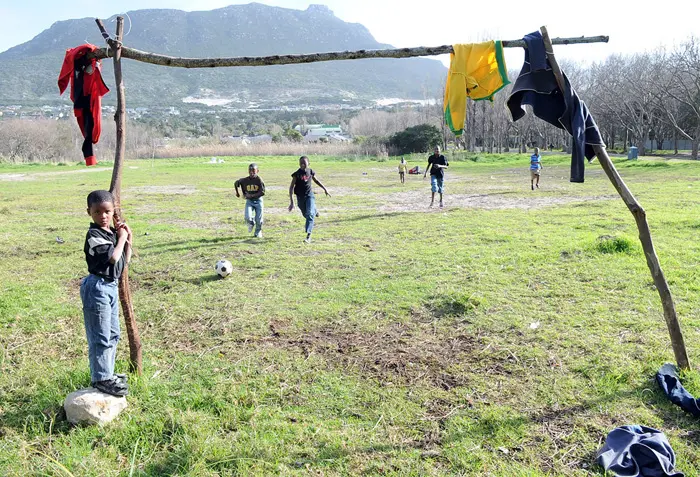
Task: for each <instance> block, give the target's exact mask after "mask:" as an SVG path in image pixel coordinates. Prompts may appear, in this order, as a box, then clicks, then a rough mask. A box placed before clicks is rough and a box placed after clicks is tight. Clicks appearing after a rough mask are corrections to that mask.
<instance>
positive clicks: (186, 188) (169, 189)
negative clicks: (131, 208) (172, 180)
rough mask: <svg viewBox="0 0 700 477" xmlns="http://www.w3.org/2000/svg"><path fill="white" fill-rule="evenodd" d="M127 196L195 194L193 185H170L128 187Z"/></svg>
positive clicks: (195, 190) (195, 189)
mask: <svg viewBox="0 0 700 477" xmlns="http://www.w3.org/2000/svg"><path fill="white" fill-rule="evenodd" d="M125 192H126V193H127V194H129V193H134V194H167V195H189V194H194V193H195V192H197V188H196V187H195V186H193V185H170V186H140V187H129V188H128V189H126V190H125Z"/></svg>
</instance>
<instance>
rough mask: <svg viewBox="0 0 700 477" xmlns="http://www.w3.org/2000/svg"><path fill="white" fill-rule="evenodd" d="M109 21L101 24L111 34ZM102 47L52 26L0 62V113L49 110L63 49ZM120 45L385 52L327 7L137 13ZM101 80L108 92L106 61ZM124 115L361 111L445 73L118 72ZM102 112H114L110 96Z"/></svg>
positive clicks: (383, 62) (428, 66) (349, 66)
mask: <svg viewBox="0 0 700 477" xmlns="http://www.w3.org/2000/svg"><path fill="white" fill-rule="evenodd" d="M115 18H116V16H114V17H111V18H109V19H107V20H106V21H105V25H106V26H107V29H108V30H112V31H113V30H114V28H115V25H116V23H115V22H114V20H115ZM86 41H88V42H90V43H92V44H94V45H98V46H102V45H104V44H105V42H104V40H103V39H102V36H101V35H100V32H99V30H98V28H97V26H96V24H95V21H94V19H93V18H82V19H75V20H66V21H60V22H56V23H54V24H53V25H52V26H51V27H50V28H48V29H47V30H44V31H43V32H42V33H40V34H39V35H37V36H36V37H35V38H33V39H32V40H30V41H28V42H26V43H23V44H21V45H18V46H15V47H13V48H10V49H9V50H7V51H5V52H4V53H0V85H2V88H0V104H56V103H57V102H66V101H69V100H68V99H67V96H68V95H67V94H64V96H66V98H63V99H59V96H58V89H57V86H56V80H57V77H58V72H59V70H60V68H61V64H62V62H63V56H64V53H65V50H66V49H68V48H72V47H75V46H78V45H80V44H83V43H85V42H86ZM124 45H126V46H128V47H131V48H136V49H139V50H144V51H149V52H153V53H160V54H164V55H170V56H183V57H232V56H267V55H281V54H305V53H320V52H329V51H345V50H359V49H385V48H392V46H391V45H386V44H382V43H378V42H377V41H376V40H375V39H374V37H373V36H372V35H371V33H370V32H369V31H368V30H367V29H366V28H365V27H364V26H362V25H360V24H357V23H347V22H344V21H342V20H340V19H339V18H337V17H336V16H335V15H334V14H333V12H332V11H331V10H329V9H328V7H325V6H323V5H311V6H309V7H308V8H307V9H306V10H293V9H288V8H281V7H271V6H267V5H262V4H258V3H250V4H247V5H231V6H228V7H225V8H220V9H216V10H211V11H199V12H184V11H180V10H163V9H158V10H136V11H131V12H128V13H127V15H126V18H125V36H124ZM102 65H103V76H104V78H105V82H106V83H107V86H108V87H109V88H110V89H113V86H114V76H113V70H112V60H111V59H106V60H103V62H102ZM122 70H123V72H124V84H125V88H126V95H127V104H128V105H129V106H132V107H133V106H156V105H167V106H177V105H182V104H183V101H184V102H193V101H194V102H196V101H202V100H203V99H204V100H206V101H209V102H210V103H211V104H215V103H218V104H228V105H229V106H231V107H235V108H245V107H256V106H257V107H271V106H281V105H301V104H347V103H362V102H367V101H371V100H374V99H380V98H405V99H425V97H426V94H427V95H429V96H431V97H434V96H436V95H439V91H440V89H441V87H442V83H443V81H444V77H445V74H446V72H447V70H446V68H445V67H444V65H443V64H442V63H441V62H440V61H438V60H433V59H427V58H404V59H366V60H344V61H332V62H320V63H310V64H305V65H278V66H257V67H230V68H213V69H184V68H168V67H164V66H156V65H150V64H146V63H140V62H137V61H134V60H130V59H124V60H123V63H122ZM104 101H105V103H107V104H114V102H115V95H114V94H112V93H110V94H108V95H107V96H106V97H105V99H104Z"/></svg>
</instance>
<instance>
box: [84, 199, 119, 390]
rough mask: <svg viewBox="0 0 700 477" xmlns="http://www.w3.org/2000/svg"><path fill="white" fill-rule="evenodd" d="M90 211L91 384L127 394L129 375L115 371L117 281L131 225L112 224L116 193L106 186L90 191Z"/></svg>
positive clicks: (87, 296) (87, 246)
mask: <svg viewBox="0 0 700 477" xmlns="http://www.w3.org/2000/svg"><path fill="white" fill-rule="evenodd" d="M87 205H88V208H87V212H88V214H89V215H90V217H91V218H92V223H91V224H90V228H89V229H88V231H87V235H86V237H85V246H84V251H85V261H86V262H87V266H88V272H90V274H89V275H88V276H87V277H85V278H84V279H83V281H82V283H81V284H80V298H81V300H82V302H83V317H84V319H85V334H86V336H87V342H88V359H89V361H90V378H91V381H92V386H93V387H95V388H96V389H98V390H99V391H102V392H104V393H107V394H112V395H114V396H126V395H127V394H128V390H129V388H128V386H127V384H126V375H123V374H114V362H115V360H116V353H117V343H118V342H119V290H118V282H119V277H121V274H122V271H123V270H124V266H125V265H126V264H127V263H129V260H130V259H131V229H130V228H129V226H128V225H126V224H125V223H119V224H117V228H116V229H115V228H113V227H112V220H113V218H114V197H113V196H112V194H111V193H110V192H108V191H106V190H96V191H93V192H90V194H89V195H88V197H87Z"/></svg>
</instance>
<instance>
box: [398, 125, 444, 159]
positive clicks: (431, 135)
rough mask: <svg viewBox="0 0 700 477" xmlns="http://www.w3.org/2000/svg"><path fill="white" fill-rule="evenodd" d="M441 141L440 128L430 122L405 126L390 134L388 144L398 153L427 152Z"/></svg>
mask: <svg viewBox="0 0 700 477" xmlns="http://www.w3.org/2000/svg"><path fill="white" fill-rule="evenodd" d="M441 142H442V136H441V134H440V130H439V129H438V128H436V127H435V126H432V125H430V124H419V125H418V126H412V127H410V128H406V129H404V130H403V131H401V132H398V133H396V134H394V135H393V136H391V139H390V140H389V144H391V146H392V147H394V148H396V150H397V152H398V153H399V154H410V153H412V152H428V151H429V150H431V149H432V148H433V147H434V146H436V145H438V144H440V143H441Z"/></svg>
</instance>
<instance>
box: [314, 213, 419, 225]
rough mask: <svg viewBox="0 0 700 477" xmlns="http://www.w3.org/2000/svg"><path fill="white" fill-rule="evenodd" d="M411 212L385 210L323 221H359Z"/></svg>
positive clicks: (329, 222) (328, 222) (331, 222)
mask: <svg viewBox="0 0 700 477" xmlns="http://www.w3.org/2000/svg"><path fill="white" fill-rule="evenodd" d="M410 213H411V212H385V213H381V214H379V213H377V214H364V215H353V216H350V217H342V218H338V219H331V220H323V219H321V220H322V221H323V223H326V224H336V223H342V222H359V221H361V220H376V219H386V218H390V217H400V216H402V215H407V214H410Z"/></svg>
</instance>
